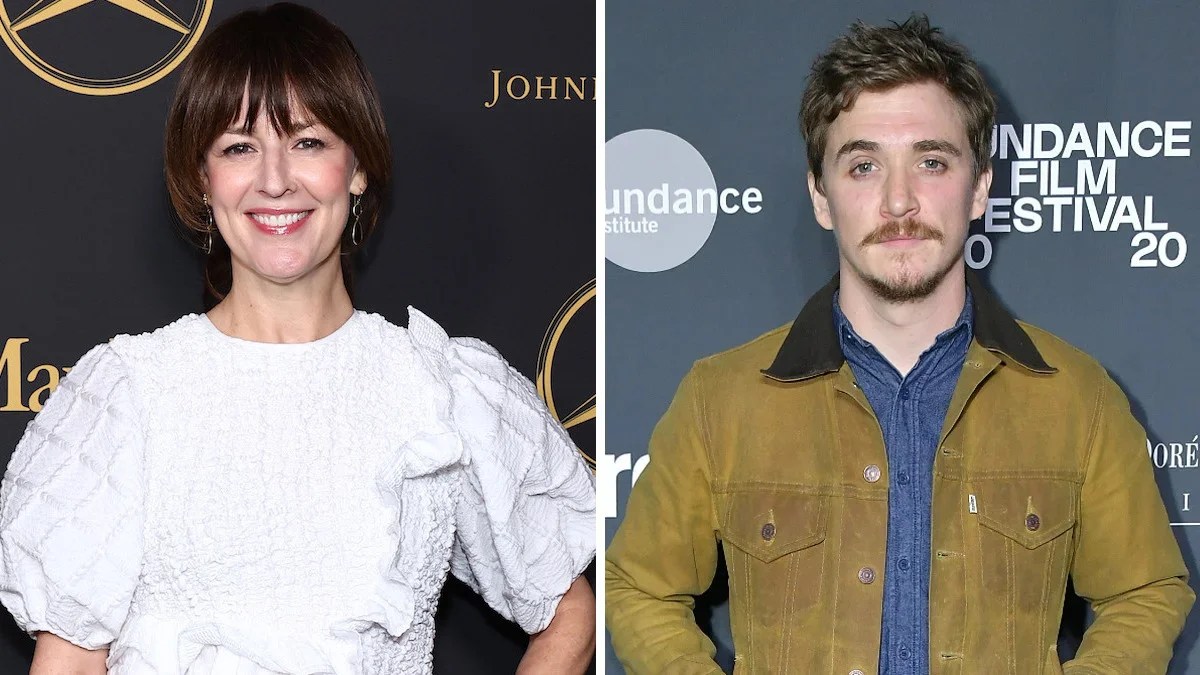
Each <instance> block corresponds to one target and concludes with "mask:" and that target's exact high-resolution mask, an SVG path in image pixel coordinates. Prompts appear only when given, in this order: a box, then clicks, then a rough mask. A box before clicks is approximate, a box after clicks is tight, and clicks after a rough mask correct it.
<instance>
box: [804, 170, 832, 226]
mask: <svg viewBox="0 0 1200 675" xmlns="http://www.w3.org/2000/svg"><path fill="white" fill-rule="evenodd" d="M808 196H809V197H811V198H812V204H813V216H815V217H816V219H817V223H818V224H819V225H820V226H821V227H823V228H825V229H826V230H832V229H833V219H832V218H830V217H829V198H828V197H826V196H825V193H824V192H823V191H822V190H821V181H820V179H819V178H817V177H816V175H815V174H813V172H811V171H809V172H808Z"/></svg>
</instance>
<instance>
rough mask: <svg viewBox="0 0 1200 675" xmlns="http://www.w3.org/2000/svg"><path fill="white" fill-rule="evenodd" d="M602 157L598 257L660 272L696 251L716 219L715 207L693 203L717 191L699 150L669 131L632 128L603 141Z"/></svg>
mask: <svg viewBox="0 0 1200 675" xmlns="http://www.w3.org/2000/svg"><path fill="white" fill-rule="evenodd" d="M604 160H605V166H606V168H605V172H604V178H605V208H604V256H605V257H606V258H608V259H609V260H611V261H613V262H614V263H616V264H618V265H620V266H621V267H624V268H625V269H629V270H633V271H635V272H661V271H663V270H669V269H671V268H672V267H677V266H679V265H681V264H683V263H684V262H686V261H687V260H688V259H689V258H691V257H692V256H694V255H696V252H697V251H699V250H700V247H702V246H704V242H706V241H708V235H710V234H712V229H713V225H714V224H715V223H716V222H717V213H716V209H711V210H706V209H704V208H697V207H703V205H697V204H695V203H694V201H695V200H694V197H695V196H696V195H697V194H698V193H708V192H711V193H712V194H716V190H717V181H716V179H714V178H713V173H712V169H710V168H708V162H706V161H704V157H703V156H702V155H701V154H700V152H699V151H697V150H696V148H694V147H692V145H691V144H690V143H688V142H687V141H685V140H683V139H682V138H680V137H678V136H676V135H675V134H671V133H667V132H665V131H659V130H658V129H638V130H637V131H629V132H626V133H623V134H621V135H620V136H617V137H615V138H613V139H612V140H610V141H608V142H607V143H605V144H604ZM677 197H678V198H677ZM689 197H691V198H692V199H689Z"/></svg>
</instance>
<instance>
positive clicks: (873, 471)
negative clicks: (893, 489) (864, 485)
mask: <svg viewBox="0 0 1200 675" xmlns="http://www.w3.org/2000/svg"><path fill="white" fill-rule="evenodd" d="M882 475H883V472H882V471H880V470H879V465H878V464H868V465H867V468H865V469H863V478H865V479H867V482H868V483H876V482H878V481H879V477H880V476H882Z"/></svg>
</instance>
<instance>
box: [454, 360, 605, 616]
mask: <svg viewBox="0 0 1200 675" xmlns="http://www.w3.org/2000/svg"><path fill="white" fill-rule="evenodd" d="M449 362H450V364H449V365H450V379H451V390H452V399H453V406H452V417H453V420H454V425H455V427H456V429H457V431H458V433H459V434H460V437H461V438H462V441H463V445H464V449H465V451H466V453H467V454H468V456H469V458H470V459H469V466H468V470H467V471H465V472H464V474H463V475H464V485H463V494H462V499H461V501H460V503H459V506H458V511H457V536H456V541H455V545H454V551H453V554H452V556H451V559H450V570H451V571H452V572H453V573H454V576H456V577H458V578H459V579H461V580H462V581H464V582H465V583H466V584H467V585H469V586H470V587H471V588H473V589H475V591H476V592H478V593H479V594H480V595H481V596H483V598H484V600H486V601H487V603H488V604H489V605H491V607H492V608H493V609H495V610H496V611H497V612H499V613H500V614H501V615H503V616H504V617H505V618H507V619H509V620H511V621H515V622H516V623H517V624H519V625H520V626H521V628H523V629H524V630H525V631H526V632H527V633H536V632H538V631H541V630H544V629H545V628H546V626H547V625H548V624H549V623H550V620H551V619H552V618H554V612H555V609H556V608H557V607H558V602H559V600H560V599H561V598H562V596H563V594H564V593H566V591H567V588H568V587H569V586H570V585H571V583H572V582H573V581H574V580H575V578H576V577H578V576H579V575H580V574H581V573H582V572H583V570H584V569H585V568H586V567H587V565H588V563H589V562H591V560H592V558H593V556H594V555H595V551H596V548H595V546H596V521H595V511H596V503H595V502H596V494H595V485H594V481H593V478H592V474H591V472H590V471H588V469H587V468H586V467H585V465H584V463H583V460H582V457H581V456H580V455H579V452H578V451H577V450H576V449H575V446H574V444H573V443H572V442H571V439H570V437H569V436H568V435H567V432H566V431H565V430H564V429H563V428H562V426H561V425H559V423H558V422H557V421H556V420H555V419H554V418H553V417H552V416H551V415H550V412H549V411H548V410H547V409H546V407H545V405H544V404H543V403H542V401H541V399H540V398H539V397H538V395H537V391H536V390H535V389H534V388H533V385H532V383H530V382H529V380H528V379H526V378H525V377H524V376H523V375H521V374H520V373H519V372H517V371H516V370H514V369H513V368H512V367H510V366H509V365H508V364H507V363H506V362H505V361H504V359H503V358H501V356H500V355H499V354H498V353H497V352H496V351H495V350H494V349H492V348H491V347H490V346H489V345H487V344H486V343H484V342H481V341H479V340H473V339H469V338H455V339H453V340H451V342H450V345H449Z"/></svg>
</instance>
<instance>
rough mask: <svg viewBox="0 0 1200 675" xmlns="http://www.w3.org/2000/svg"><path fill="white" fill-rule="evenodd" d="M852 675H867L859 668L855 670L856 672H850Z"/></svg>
mask: <svg viewBox="0 0 1200 675" xmlns="http://www.w3.org/2000/svg"><path fill="white" fill-rule="evenodd" d="M850 675H865V673H863V671H861V670H859V669H858V668H855V669H854V670H852V671H850Z"/></svg>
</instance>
